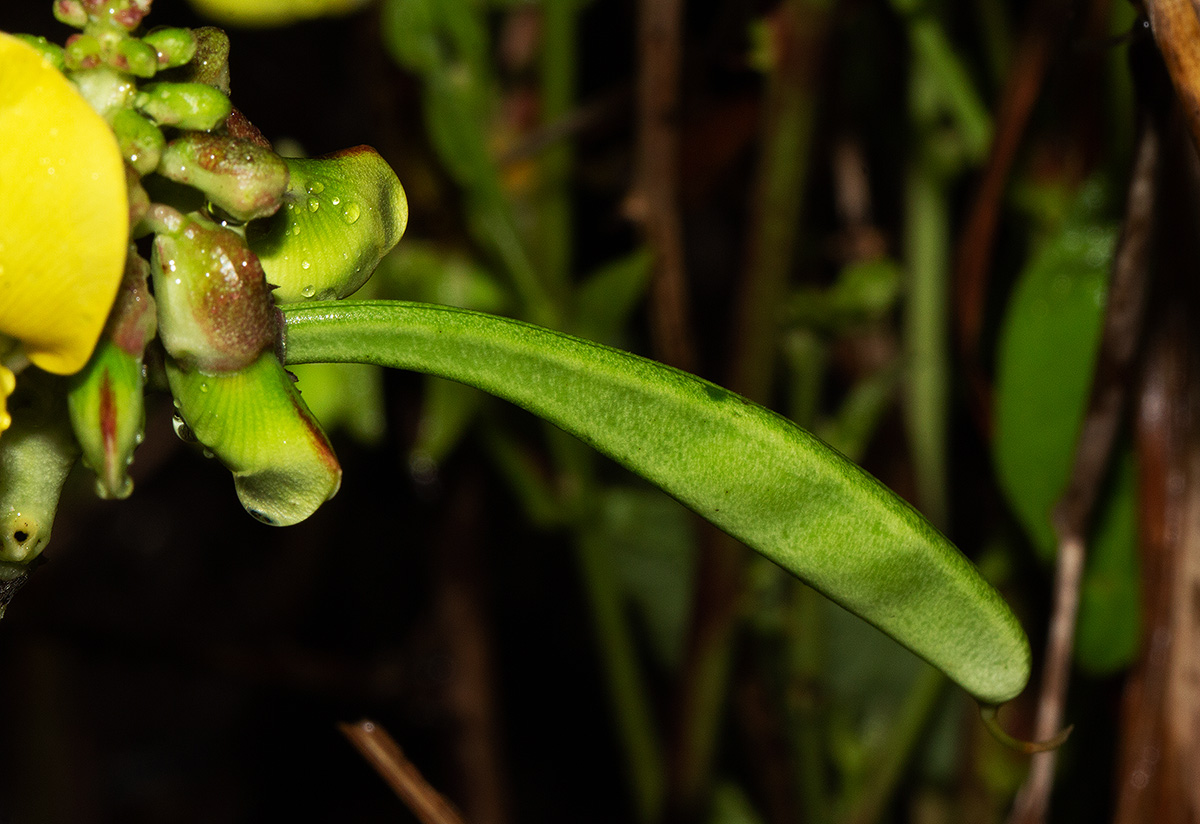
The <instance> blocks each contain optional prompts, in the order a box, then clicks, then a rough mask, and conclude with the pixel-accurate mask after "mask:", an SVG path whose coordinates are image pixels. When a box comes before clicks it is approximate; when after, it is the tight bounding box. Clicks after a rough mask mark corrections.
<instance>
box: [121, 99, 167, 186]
mask: <svg viewBox="0 0 1200 824" xmlns="http://www.w3.org/2000/svg"><path fill="white" fill-rule="evenodd" d="M112 127H113V131H114V132H116V135H117V143H118V144H119V145H120V147H121V154H122V155H123V156H124V158H125V162H126V163H128V164H129V165H130V166H132V167H133V168H134V169H136V170H137V173H138V174H140V175H148V174H150V173H151V172H153V171H154V170H155V169H156V168H158V164H159V161H160V160H162V153H163V149H164V148H165V147H166V145H167V141H166V139H165V138H164V137H163V134H162V131H160V130H159V128H158V126H155V125H154V124H153V123H151V122H150V121H149V120H147V119H146V118H144V117H142V116H141V115H140V114H138V113H137V112H135V111H133V110H132V109H122V110H120V111H119V112H117V114H116V115H115V116H114V117H113V121H112Z"/></svg>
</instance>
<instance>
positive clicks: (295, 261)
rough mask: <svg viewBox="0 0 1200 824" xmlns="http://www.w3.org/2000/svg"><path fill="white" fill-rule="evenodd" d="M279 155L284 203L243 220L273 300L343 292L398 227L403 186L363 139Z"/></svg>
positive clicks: (392, 241)
mask: <svg viewBox="0 0 1200 824" xmlns="http://www.w3.org/2000/svg"><path fill="white" fill-rule="evenodd" d="M286 163H287V165H288V168H289V169H290V170H291V179H290V181H289V183H288V190H287V195H286V196H285V200H286V206H285V208H283V209H280V210H279V211H278V212H277V213H276V214H275V216H274V217H272V218H270V219H268V220H264V221H260V222H257V223H251V224H249V225H248V226H247V227H246V238H247V242H248V243H249V244H250V248H251V249H253V250H254V251H255V253H256V254H257V255H258V257H259V260H261V261H262V266H263V270H264V271H266V273H267V280H269V281H270V282H271V283H272V284H273V285H275V286H277V287H278V289H277V290H276V292H275V300H276V301H277V302H280V303H287V302H292V301H300V300H329V299H333V298H344V297H346V296H347V295H350V294H352V293H353V292H354V291H355V290H357V289H358V288H359V287H360V286H362V285H363V284H364V283H366V282H367V279H368V278H369V277H370V276H371V273H372V272H373V271H374V270H375V267H376V266H377V265H378V264H379V261H380V260H381V259H382V258H383V256H384V255H385V254H387V253H388V251H390V250H391V248H392V247H393V246H395V245H396V242H397V241H398V240H399V239H400V236H401V235H403V234H404V228H405V226H406V224H407V223H408V201H407V200H406V199H405V197H404V189H403V187H401V185H400V181H399V180H398V179H397V178H396V173H395V172H393V171H392V169H391V167H390V166H388V164H387V162H386V161H384V159H383V158H382V157H380V156H379V155H378V153H376V152H375V150H374V149H372V148H370V147H367V146H359V147H357V148H354V149H347V150H345V151H343V152H338V153H337V154H334V155H330V156H328V157H324V158H318V159H313V160H308V159H294V158H288V159H287V160H286Z"/></svg>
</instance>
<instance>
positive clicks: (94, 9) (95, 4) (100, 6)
mask: <svg viewBox="0 0 1200 824" xmlns="http://www.w3.org/2000/svg"><path fill="white" fill-rule="evenodd" d="M151 2H152V0H83V6H84V8H85V9H87V16H88V19H89V21H90V22H93V23H111V24H114V25H116V26H118V27H120V28H122V29H124V30H125V31H133V30H134V29H136V28H137V27H138V26H140V25H141V23H142V18H143V17H145V16H146V15H147V14H148V13H149V12H150V3H151Z"/></svg>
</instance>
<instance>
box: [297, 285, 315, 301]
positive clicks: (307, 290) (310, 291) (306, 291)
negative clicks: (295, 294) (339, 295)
mask: <svg viewBox="0 0 1200 824" xmlns="http://www.w3.org/2000/svg"><path fill="white" fill-rule="evenodd" d="M316 293H317V290H316V288H314V287H313V285H312V284H311V283H310V284H309V285H308V286H305V287H304V288H303V289H301V290H300V294H302V295H304V297H306V298H311V297H312V296H313V295H315V294H316Z"/></svg>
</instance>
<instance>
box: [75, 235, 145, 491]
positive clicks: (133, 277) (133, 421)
mask: <svg viewBox="0 0 1200 824" xmlns="http://www.w3.org/2000/svg"><path fill="white" fill-rule="evenodd" d="M149 273H150V264H148V263H147V262H146V261H145V260H144V259H142V258H141V257H139V256H138V255H137V253H136V251H134V250H133V249H131V250H130V253H129V258H128V260H127V264H126V269H125V278H124V280H123V281H122V284H121V291H120V292H119V293H118V294H117V301H116V304H115V305H114V306H113V310H112V314H111V315H110V316H109V321H108V326H107V327H106V328H105V330H104V337H103V338H102V339H101V341H100V343H99V345H98V346H97V347H96V351H95V352H94V353H93V354H92V358H91V360H89V361H88V364H87V366H85V367H84V368H83V369H82V370H81V371H79V372H78V373H76V374H75V375H74V376H72V377H71V379H70V382H69V383H70V389H69V391H68V393H67V408H68V410H69V412H70V416H71V426H72V427H73V428H74V430H75V437H76V439H77V440H78V441H79V445H80V446H81V447H82V449H83V463H84V465H86V466H87V467H88V468H89V469H91V470H92V471H93V472H95V473H96V492H97V494H98V495H100V497H102V498H126V497H128V496H129V493H130V492H132V491H133V482H132V481H131V480H130V479H129V475H128V472H127V468H128V466H129V464H130V463H132V462H133V450H134V449H135V448H136V447H137V445H138V444H140V443H141V442H142V431H143V429H144V427H145V420H146V412H145V401H144V399H143V392H142V386H143V378H142V375H143V372H142V356H143V354H144V352H145V350H146V344H147V343H149V342H150V340H151V339H152V338H153V337H154V332H155V327H156V321H155V303H154V296H153V295H151V294H150V286H149V283H147V276H148V275H149Z"/></svg>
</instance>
